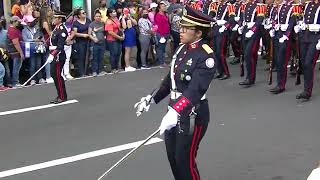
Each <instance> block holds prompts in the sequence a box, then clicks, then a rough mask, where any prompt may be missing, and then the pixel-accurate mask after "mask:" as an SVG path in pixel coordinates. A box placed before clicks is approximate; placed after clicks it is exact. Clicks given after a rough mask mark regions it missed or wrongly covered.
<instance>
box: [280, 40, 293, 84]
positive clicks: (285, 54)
mask: <svg viewBox="0 0 320 180" xmlns="http://www.w3.org/2000/svg"><path fill="white" fill-rule="evenodd" d="M276 41H279V39H276ZM278 49H279V51H278V56H277V62H276V68H277V83H278V87H279V88H280V89H285V87H286V82H287V70H288V68H287V66H288V61H289V59H290V56H291V41H290V40H286V41H284V42H283V43H279V48H278Z"/></svg>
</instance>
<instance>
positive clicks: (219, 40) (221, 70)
mask: <svg viewBox="0 0 320 180" xmlns="http://www.w3.org/2000/svg"><path fill="white" fill-rule="evenodd" d="M213 41H214V49H215V55H216V58H217V71H218V74H226V75H230V73H229V68H228V64H227V61H226V53H227V33H226V32H224V33H222V34H218V35H216V36H214V40H213Z"/></svg>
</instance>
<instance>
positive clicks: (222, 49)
mask: <svg viewBox="0 0 320 180" xmlns="http://www.w3.org/2000/svg"><path fill="white" fill-rule="evenodd" d="M226 40H227V37H226V35H225V34H223V35H222V41H221V54H220V57H221V63H222V65H223V69H224V72H225V74H226V75H229V70H228V67H227V62H226V57H225V55H224V54H225V51H224V50H225V46H226Z"/></svg>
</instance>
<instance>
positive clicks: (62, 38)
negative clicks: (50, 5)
mask: <svg viewBox="0 0 320 180" xmlns="http://www.w3.org/2000/svg"><path fill="white" fill-rule="evenodd" d="M65 21H66V15H65V14H64V13H62V12H59V11H57V12H55V13H54V15H53V25H54V26H55V28H54V30H53V31H52V34H51V37H50V46H49V50H50V54H49V57H48V61H51V75H52V78H53V80H54V84H55V86H56V89H57V93H58V97H57V98H55V99H54V100H52V101H51V102H50V103H54V104H58V103H62V102H64V101H66V100H67V92H66V88H65V83H64V79H63V77H62V76H61V71H62V69H63V66H64V63H65V61H66V53H65V51H64V45H65V42H66V39H67V36H68V31H67V29H66V28H65V26H64V25H63V23H64V22H65Z"/></svg>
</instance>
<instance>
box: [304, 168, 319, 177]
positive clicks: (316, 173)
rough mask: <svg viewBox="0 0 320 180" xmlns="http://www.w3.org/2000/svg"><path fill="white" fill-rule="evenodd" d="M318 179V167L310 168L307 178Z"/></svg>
mask: <svg viewBox="0 0 320 180" xmlns="http://www.w3.org/2000/svg"><path fill="white" fill-rule="evenodd" d="M319 179H320V167H318V168H316V169H314V170H312V172H311V174H310V175H309V177H308V179H307V180H319Z"/></svg>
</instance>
